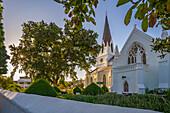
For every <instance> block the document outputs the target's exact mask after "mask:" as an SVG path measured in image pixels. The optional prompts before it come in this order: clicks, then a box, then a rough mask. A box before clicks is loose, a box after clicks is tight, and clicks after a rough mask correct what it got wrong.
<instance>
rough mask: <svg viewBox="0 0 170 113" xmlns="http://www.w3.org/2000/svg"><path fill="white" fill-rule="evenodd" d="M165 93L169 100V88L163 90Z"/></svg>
mask: <svg viewBox="0 0 170 113" xmlns="http://www.w3.org/2000/svg"><path fill="white" fill-rule="evenodd" d="M165 95H166V96H167V97H168V99H169V100H170V89H168V90H166V91H165Z"/></svg>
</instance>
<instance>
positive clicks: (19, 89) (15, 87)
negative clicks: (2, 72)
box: [7, 83, 24, 92]
mask: <svg viewBox="0 0 170 113" xmlns="http://www.w3.org/2000/svg"><path fill="white" fill-rule="evenodd" d="M7 90H10V91H14V92H23V91H24V89H23V88H22V87H21V86H20V85H18V84H16V83H13V84H9V86H8V87H7Z"/></svg>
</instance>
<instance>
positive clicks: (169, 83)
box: [159, 54, 170, 89]
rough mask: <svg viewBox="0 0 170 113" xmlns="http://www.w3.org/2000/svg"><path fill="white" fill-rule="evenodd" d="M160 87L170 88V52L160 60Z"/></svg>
mask: <svg viewBox="0 0 170 113" xmlns="http://www.w3.org/2000/svg"><path fill="white" fill-rule="evenodd" d="M159 88H162V89H168V88H170V54H168V55H167V56H165V58H164V59H160V61H159Z"/></svg>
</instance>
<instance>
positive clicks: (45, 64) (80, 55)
mask: <svg viewBox="0 0 170 113" xmlns="http://www.w3.org/2000/svg"><path fill="white" fill-rule="evenodd" d="M22 27H23V35H22V37H21V39H20V43H19V46H15V45H10V47H9V48H10V50H11V55H12V59H11V64H12V65H13V66H14V70H13V72H11V75H12V77H13V76H14V73H15V71H16V70H17V69H19V71H20V72H22V71H24V72H25V73H26V75H27V76H30V77H31V78H32V79H38V78H44V79H46V80H48V81H49V82H51V83H52V84H53V85H54V86H56V85H57V82H58V80H59V78H62V77H63V76H64V77H68V76H70V77H72V78H75V77H76V72H75V67H76V66H77V67H78V68H80V69H81V70H82V69H84V70H86V71H88V69H89V68H91V65H94V64H95V62H96V57H97V54H98V52H99V51H100V45H98V44H97V40H96V39H97V37H98V35H97V33H95V32H94V31H93V30H90V29H89V30H86V29H84V28H81V29H80V28H78V27H77V26H71V24H70V21H68V20H66V24H65V26H64V29H62V28H60V27H58V26H57V25H55V23H50V24H47V23H45V22H44V21H42V22H33V21H29V22H28V23H24V24H23V25H22ZM19 67H20V68H19Z"/></svg>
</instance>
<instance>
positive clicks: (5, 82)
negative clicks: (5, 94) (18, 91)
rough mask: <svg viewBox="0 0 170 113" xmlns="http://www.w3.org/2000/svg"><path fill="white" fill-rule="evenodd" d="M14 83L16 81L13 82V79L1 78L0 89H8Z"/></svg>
mask: <svg viewBox="0 0 170 113" xmlns="http://www.w3.org/2000/svg"><path fill="white" fill-rule="evenodd" d="M13 83H14V81H13V80H12V78H10V77H7V78H4V77H3V76H0V87H2V88H3V89H7V88H8V86H9V85H10V84H13Z"/></svg>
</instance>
